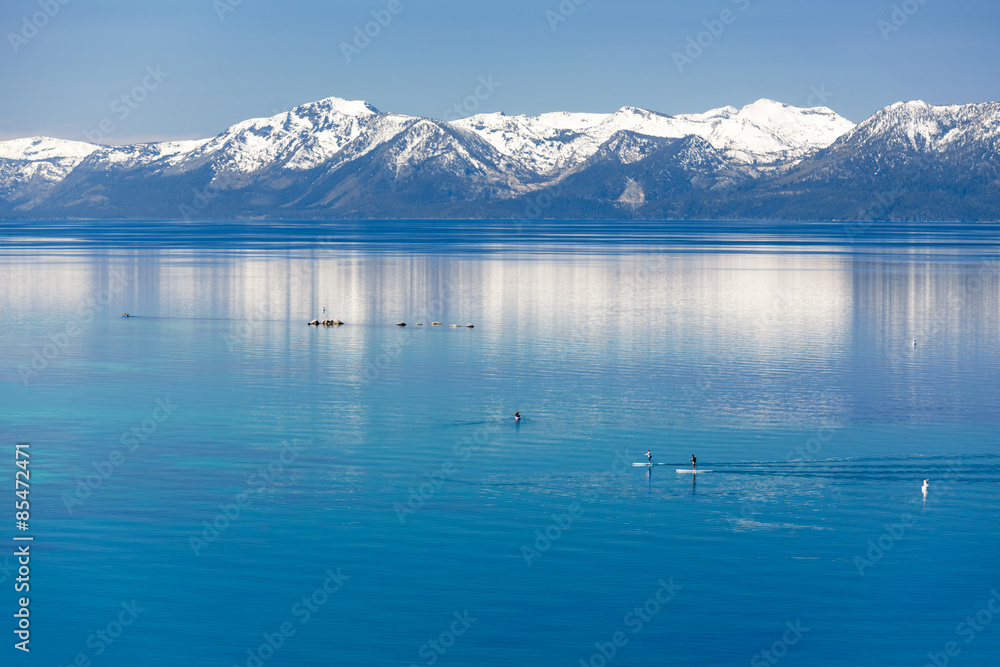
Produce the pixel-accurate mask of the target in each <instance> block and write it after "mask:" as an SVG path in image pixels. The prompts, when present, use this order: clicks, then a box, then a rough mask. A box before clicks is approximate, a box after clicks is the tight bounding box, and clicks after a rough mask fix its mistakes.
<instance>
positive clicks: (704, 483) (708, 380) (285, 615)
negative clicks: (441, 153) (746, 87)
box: [0, 222, 1000, 667]
mask: <svg viewBox="0 0 1000 667" xmlns="http://www.w3.org/2000/svg"><path fill="white" fill-rule="evenodd" d="M520 231H521V233H520V234H513V233H511V232H510V230H509V229H508V230H505V229H504V228H503V226H502V225H500V224H496V225H493V226H490V227H488V228H487V229H486V230H480V229H476V228H475V225H465V224H458V223H416V222H414V223H378V224H372V225H371V226H370V227H369V228H368V229H367V230H365V229H360V228H359V227H358V226H357V225H338V226H330V227H326V228H323V229H321V230H319V231H317V229H316V228H315V227H309V226H308V225H294V224H290V225H287V226H285V227H282V228H279V229H266V228H261V227H256V226H252V225H220V226H217V227H210V228H205V229H202V230H198V229H193V228H191V227H190V226H178V228H176V229H174V228H169V229H167V230H163V229H160V230H159V231H155V230H151V229H150V228H149V226H148V225H133V226H128V225H124V226H122V227H120V228H119V229H116V230H114V232H113V233H109V232H108V230H106V229H105V228H104V227H103V226H101V225H81V226H79V227H69V226H67V225H65V224H52V225H50V226H47V227H46V228H45V229H43V230H39V231H37V232H36V233H34V234H31V233H27V232H24V231H22V230H16V229H11V228H3V229H2V230H0V235H2V236H3V237H4V240H5V245H4V249H3V252H0V286H2V289H0V312H2V313H3V315H4V325H3V327H2V329H0V358H2V359H3V364H2V368H0V405H2V409H0V433H2V434H3V440H4V441H5V442H6V443H8V444H7V445H4V449H5V450H6V451H7V452H8V456H7V457H5V458H4V459H2V460H6V461H7V463H4V464H3V465H2V466H0V483H2V484H3V486H4V488H10V489H12V488H13V477H14V470H15V468H14V466H13V459H14V455H13V443H14V442H17V441H29V442H30V443H31V453H32V459H31V467H32V479H31V481H32V491H31V498H32V529H31V531H29V532H30V534H31V535H33V536H34V537H35V541H34V542H33V544H32V549H33V560H32V570H31V577H32V581H31V586H32V588H31V596H32V603H31V613H32V619H33V625H32V629H33V634H32V643H31V646H32V654H31V656H30V658H26V656H23V655H21V654H20V652H17V651H14V650H13V649H12V648H10V647H6V648H4V649H3V650H4V651H5V654H6V655H10V656H11V658H10V661H11V664H36V663H37V664H54V665H69V664H72V663H73V661H74V660H78V661H79V660H81V658H80V657H79V656H82V660H86V661H90V662H91V663H92V664H94V665H98V664H105V665H138V664H149V665H176V664H184V663H189V664H197V665H257V664H267V665H392V664H401V665H411V664H418V665H428V664H440V665H448V664H452V665H511V664H525V665H555V664H566V665H579V664H580V661H581V660H582V661H584V664H589V665H593V666H594V667H600V665H602V664H605V663H606V664H608V665H616V664H617V665H661V664H678V665H730V664H733V665H736V664H741V665H743V664H751V665H762V664H767V665H770V664H777V663H779V662H780V663H781V664H788V665H818V666H824V665H831V666H832V665H837V666H840V665H844V664H849V663H855V664H861V665H890V666H891V665H923V664H925V663H927V662H929V661H930V660H931V657H929V656H928V654H931V656H933V657H934V658H935V659H936V660H937V661H938V662H940V661H941V660H943V659H945V658H947V660H948V662H949V664H955V665H959V664H961V665H995V664H996V662H997V657H998V656H1000V615H997V614H1000V597H998V601H997V602H993V603H992V604H993V609H994V610H996V612H994V611H991V609H990V606H989V605H990V604H991V596H992V595H993V591H994V590H998V589H1000V565H998V563H1000V559H998V554H1000V529H998V519H1000V516H998V515H1000V448H998V445H1000V442H998V440H1000V438H998V433H1000V431H998V423H1000V391H998V390H1000V346H998V343H1000V340H998V339H1000V280H998V275H1000V272H998V269H1000V265H998V264H997V254H996V252H997V246H998V237H997V235H996V234H995V231H996V230H991V229H990V228H983V227H975V228H966V227H963V226H954V227H951V228H946V229H944V230H938V231H935V232H934V233H930V231H929V230H927V229H921V228H914V229H912V230H908V231H907V232H905V233H894V232H891V231H887V230H884V229H880V228H876V227H873V228H871V229H865V230H863V231H864V234H863V235H862V236H861V238H853V239H848V238H847V237H845V235H844V234H843V228H838V227H837V226H836V225H802V226H786V227H780V226H778V227H774V228H770V227H768V228H762V229H756V230H754V231H753V233H751V234H748V233H742V232H740V231H739V230H738V229H736V228H735V227H734V228H733V229H726V230H724V231H723V232H722V233H717V234H711V233H706V231H705V230H704V228H703V227H702V228H698V227H695V226H691V225H684V226H662V225H660V226H654V225H640V224H636V225H632V226H629V227H625V228H620V229H619V228H615V227H602V226H600V225H594V224H591V223H587V224H580V225H577V226H573V225H567V226H555V225H546V226H543V225H540V224H539V225H537V226H535V227H531V228H529V229H528V230H527V231H525V230H523V229H522V230H520ZM852 233H854V234H855V236H857V233H856V230H855V231H854V232H852ZM42 237H44V238H42ZM104 290H106V291H104ZM323 308H326V316H327V317H330V318H339V319H341V320H344V321H345V322H347V324H345V325H344V326H342V327H319V328H317V327H310V326H307V325H306V322H307V321H309V320H311V319H313V318H314V317H322V316H323ZM125 311H128V312H129V313H130V314H132V315H133V317H130V318H129V319H122V318H120V317H119V315H120V314H121V313H122V312H125ZM398 321H405V322H407V324H408V326H407V327H405V328H404V327H397V326H395V323H396V322H398ZM433 321H441V322H442V323H443V326H440V327H438V326H431V322H433ZM418 322H422V323H423V326H419V327H418V326H416V324H417V323H418ZM69 323H76V324H78V326H77V327H75V328H70V329H67V325H68V324H69ZM466 323H473V324H475V327H474V328H466V327H465V326H464V325H465V324H466ZM449 324H458V325H460V326H459V327H455V328H452V327H449V326H448V325H449ZM914 339H916V340H917V344H916V345H915V346H914V345H913V344H912V341H913V340H914ZM516 410H520V411H521V413H522V414H524V415H525V417H524V419H523V420H522V421H521V422H520V423H519V424H515V423H514V421H513V419H512V417H511V415H512V414H513V413H514V412H515V411H516ZM133 429H135V430H133ZM647 448H652V450H653V454H654V458H655V459H656V460H657V461H660V462H665V463H669V464H670V465H666V466H658V467H656V468H654V469H652V470H649V469H648V468H636V467H632V466H630V465H628V466H626V465H624V462H629V463H630V462H632V461H640V460H642V459H643V458H644V457H643V454H644V452H645V450H646V449H647ZM692 453H694V454H697V456H698V459H699V465H700V466H702V467H703V468H710V469H712V470H713V471H714V472H712V473H709V474H704V475H701V476H699V477H697V478H696V479H692V478H691V476H690V475H684V476H682V475H678V474H676V473H675V472H674V469H675V468H676V467H687V466H688V465H689V464H688V463H687V461H688V459H689V457H690V456H691V454H692ZM925 478H929V479H930V483H929V492H928V494H927V496H926V498H925V497H924V496H923V494H922V493H921V482H922V480H923V479H925ZM13 512H14V510H13V507H11V509H10V510H9V523H10V526H11V528H10V530H9V534H10V535H13V534H15V533H16V532H17V531H16V530H15V529H14V528H13V523H14V516H13ZM2 535H3V534H2V533H0V538H2V539H3V540H5V541H7V544H8V547H5V548H4V550H3V552H2V555H0V579H2V580H3V581H2V583H0V590H4V591H6V592H5V593H4V597H3V600H4V602H3V604H4V606H5V608H10V609H13V608H14V605H15V604H16V600H15V598H16V595H15V593H14V592H13V588H12V586H13V582H14V577H15V576H16V575H15V574H14V573H13V570H12V569H11V565H12V563H13V558H11V557H10V556H8V554H12V553H13V551H14V547H13V544H14V543H13V541H9V537H7V538H3V537H2ZM4 558H6V560H4ZM303 598H305V599H304V600H303ZM133 601H134V602H133ZM123 605H124V607H123ZM977 614H978V615H979V617H978V620H976V617H977ZM995 615H996V619H995V620H994V616H995ZM969 617H971V618H972V622H971V624H970V623H969V622H968V621H967V620H966V619H967V618H969ZM125 622H127V624H124V623H125ZM119 623H123V624H122V625H119ZM10 625H11V629H13V622H11V623H10ZM975 628H978V630H977V629H975ZM282 630H284V631H285V632H284V634H282ZM8 637H10V634H8ZM268 638H270V644H269V643H268V641H269V640H268ZM948 642H955V644H954V646H949V645H948ZM11 644H13V641H11ZM948 648H950V649H951V650H952V653H953V655H950V656H949V655H947V653H944V652H945V651H946V650H947V649H948ZM8 649H9V650H8ZM764 651H767V653H764ZM955 651H957V653H956V652H955ZM939 654H940V655H939ZM941 656H944V658H942V657H941ZM4 660H5V662H4V664H7V662H6V661H7V658H5V659H4Z"/></svg>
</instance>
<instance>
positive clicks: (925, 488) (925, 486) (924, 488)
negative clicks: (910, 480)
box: [920, 479, 928, 496]
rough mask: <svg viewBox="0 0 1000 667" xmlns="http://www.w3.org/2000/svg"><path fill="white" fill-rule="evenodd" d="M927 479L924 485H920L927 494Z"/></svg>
mask: <svg viewBox="0 0 1000 667" xmlns="http://www.w3.org/2000/svg"><path fill="white" fill-rule="evenodd" d="M927 481H928V480H926V479H925V480H924V485H923V486H922V487H920V490H921V491H923V492H924V495H925V496H926V495H927Z"/></svg>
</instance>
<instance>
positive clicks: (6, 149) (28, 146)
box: [0, 137, 99, 161]
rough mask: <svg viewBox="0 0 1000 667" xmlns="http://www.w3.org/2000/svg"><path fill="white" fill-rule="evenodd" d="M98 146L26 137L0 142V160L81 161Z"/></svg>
mask: <svg viewBox="0 0 1000 667" xmlns="http://www.w3.org/2000/svg"><path fill="white" fill-rule="evenodd" d="M98 148H99V146H96V145H94V144H88V143H85V142H83V141H69V140H66V139H53V138H52V137H28V138H26V139H12V140H11V141H0V158H7V159H8V160H60V159H65V158H72V159H75V160H77V161H79V160H82V159H83V158H85V157H87V156H88V155H90V154H91V153H93V152H94V151H96V150H97V149H98Z"/></svg>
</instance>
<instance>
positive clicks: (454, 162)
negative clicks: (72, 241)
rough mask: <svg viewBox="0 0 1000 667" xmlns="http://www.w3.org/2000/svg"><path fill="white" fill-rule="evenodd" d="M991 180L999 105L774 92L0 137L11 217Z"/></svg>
mask: <svg viewBox="0 0 1000 667" xmlns="http://www.w3.org/2000/svg"><path fill="white" fill-rule="evenodd" d="M998 193H1000V103H996V102H990V103H983V104H968V105H951V106H932V105H930V104H926V103H924V102H919V101H917V102H900V103H896V104H893V105H891V106H888V107H886V108H884V109H881V110H879V111H878V112H876V113H875V114H874V115H873V116H871V117H870V118H868V119H867V120H865V121H863V122H862V123H860V124H858V125H855V124H854V123H852V122H850V121H848V120H846V119H845V118H842V117H841V116H839V115H837V114H836V113H834V112H833V111H831V110H830V109H828V108H825V107H815V108H808V109H803V108H796V107H792V106H789V105H786V104H781V103H779V102H774V101H771V100H765V99H762V100H758V101H757V102H754V103H753V104H749V105H747V106H744V107H743V108H741V109H737V108H735V107H723V108H721V109H713V110H711V111H707V112H705V113H700V114H684V115H675V116H670V115H665V114H660V113H656V112H654V111H647V110H644V109H638V108H635V107H622V108H621V109H619V110H617V111H615V112H614V113H609V114H595V113H568V112H555V113H545V114H541V115H538V116H523V115H522V116H507V115H505V114H503V113H490V114H479V115H475V116H471V117H468V118H462V119H459V120H452V121H442V120H435V119H431V118H421V117H415V116H405V115H400V114H394V113H383V112H381V111H379V110H378V109H376V108H375V107H373V106H372V105H370V104H368V103H367V102H362V101H348V100H344V99H340V98H336V97H330V98H327V99H323V100H319V101H317V102H312V103H309V104H303V105H301V106H298V107H295V108H294V109H291V110H290V111H287V112H285V113H281V114H278V115H275V116H272V117H270V118H258V119H252V120H247V121H244V122H241V123H238V124H236V125H233V126H232V127H230V128H228V129H227V130H225V131H224V132H222V133H221V134H219V135H217V136H215V137H212V138H210V139H201V140H192V141H175V142H163V143H147V144H132V145H126V146H107V145H99V144H91V143H86V142H78V141H68V140H62V139H53V138H48V137H34V138H27V139H16V140H13V141H5V142H0V218H5V219H64V218H112V219H119V218H132V219H136V218H139V219H179V218H183V219H188V220H202V219H204V220H213V219H229V218H275V219H281V218H287V219H296V218H316V219H337V218H495V219H506V218H513V219H532V218H553V219H561V218H565V219H578V218H600V219H622V218H641V219H694V220H712V219H754V220H757V219H765V220H859V221H863V220H892V221H916V220H923V221H952V220H964V221H997V220H1000V194H998Z"/></svg>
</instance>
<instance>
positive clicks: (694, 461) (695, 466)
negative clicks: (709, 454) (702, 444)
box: [691, 454, 698, 470]
mask: <svg viewBox="0 0 1000 667" xmlns="http://www.w3.org/2000/svg"><path fill="white" fill-rule="evenodd" d="M691 469H692V470H697V469H698V459H697V458H695V455H694V454H692V455H691Z"/></svg>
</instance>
